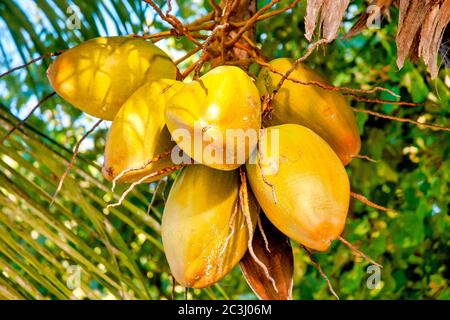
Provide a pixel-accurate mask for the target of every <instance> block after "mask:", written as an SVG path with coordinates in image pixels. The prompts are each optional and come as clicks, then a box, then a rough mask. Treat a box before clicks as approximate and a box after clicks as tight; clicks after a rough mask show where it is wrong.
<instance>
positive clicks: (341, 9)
mask: <svg viewBox="0 0 450 320" xmlns="http://www.w3.org/2000/svg"><path fill="white" fill-rule="evenodd" d="M349 3H350V0H308V4H307V7H306V16H305V30H306V32H305V37H306V39H308V40H309V41H311V38H312V35H313V33H314V30H315V29H316V26H317V21H318V17H319V15H320V21H319V29H320V30H321V34H322V37H321V38H324V39H326V40H329V41H331V40H333V39H335V38H336V37H337V34H338V30H339V26H340V25H341V22H342V19H343V18H344V14H345V11H346V9H347V7H348V5H349Z"/></svg>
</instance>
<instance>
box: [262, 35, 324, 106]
mask: <svg viewBox="0 0 450 320" xmlns="http://www.w3.org/2000/svg"><path fill="white" fill-rule="evenodd" d="M329 42H330V40H328V39H320V40H318V41H316V42H314V43H313V44H312V45H311V46H310V47H309V48H308V50H307V51H306V53H305V54H304V55H303V56H302V57H300V58H298V59H297V60H295V61H294V63H293V64H292V66H291V67H290V68H289V70H288V71H286V72H285V73H284V74H283V75H282V76H281V79H280V81H279V82H278V84H277V86H276V87H275V89H274V90H273V91H272V94H271V100H273V98H274V97H275V95H276V94H277V93H278V91H280V89H281V86H282V85H283V83H284V81H285V80H286V79H287V78H288V77H289V76H290V75H291V73H292V72H294V70H295V69H296V68H297V66H298V65H299V64H300V63H302V62H303V61H305V60H306V59H308V57H309V56H310V55H311V54H312V53H313V52H314V51H315V50H316V49H317V48H318V47H319V46H320V45H322V44H326V43H329Z"/></svg>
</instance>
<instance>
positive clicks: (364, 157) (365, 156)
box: [351, 154, 378, 163]
mask: <svg viewBox="0 0 450 320" xmlns="http://www.w3.org/2000/svg"><path fill="white" fill-rule="evenodd" d="M351 158H357V159H364V160H367V161H370V162H373V163H378V160H375V159H372V158H371V157H369V156H367V155H364V154H357V155H354V156H351Z"/></svg>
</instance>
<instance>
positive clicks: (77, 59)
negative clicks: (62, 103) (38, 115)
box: [47, 37, 178, 120]
mask: <svg viewBox="0 0 450 320" xmlns="http://www.w3.org/2000/svg"><path fill="white" fill-rule="evenodd" d="M177 74H178V70H177V67H176V66H175V64H174V63H173V62H172V61H171V60H170V58H169V57H168V56H167V55H166V54H165V53H164V52H163V51H162V50H161V49H159V48H158V47H157V46H155V45H154V44H152V43H151V42H148V41H145V40H142V39H138V38H132V37H100V38H95V39H90V40H88V41H86V42H83V43H81V44H80V45H78V46H76V47H74V48H71V49H69V50H67V51H65V52H64V53H63V54H61V55H60V56H58V57H57V58H56V60H55V61H54V62H53V63H52V64H51V65H50V67H49V68H48V70H47V77H48V79H49V81H50V84H51V86H52V87H53V89H54V90H55V91H56V93H58V94H59V95H60V96H61V97H62V98H64V99H65V100H66V101H68V102H70V103H71V104H72V105H74V106H75V107H76V108H78V109H80V110H81V111H84V112H86V113H88V114H90V115H92V116H94V117H97V118H101V119H104V120H113V119H114V116H115V115H116V113H117V111H118V110H119V108H120V107H121V106H122V104H123V103H124V102H125V100H126V99H127V98H128V97H129V96H130V95H131V94H132V93H133V92H134V91H135V90H136V89H137V88H139V87H140V86H142V85H143V84H145V83H146V82H148V81H150V80H157V79H162V78H167V79H175V78H176V77H177Z"/></svg>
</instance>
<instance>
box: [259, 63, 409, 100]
mask: <svg viewBox="0 0 450 320" xmlns="http://www.w3.org/2000/svg"><path fill="white" fill-rule="evenodd" d="M256 63H257V64H259V65H261V66H263V67H266V68H267V69H269V71H270V72H272V73H275V74H278V75H281V76H283V75H284V73H283V72H281V71H278V70H276V69H275V68H274V67H273V66H272V65H270V64H269V63H268V62H265V61H261V60H259V59H258V60H256ZM286 80H288V81H291V82H294V83H297V84H300V85H314V86H317V87H319V88H322V89H325V90H329V91H347V92H350V93H361V94H374V93H377V92H379V91H383V92H387V93H389V94H390V95H392V96H394V97H397V98H399V97H400V96H399V95H398V94H396V93H395V92H393V91H392V90H390V89H387V88H383V87H379V86H376V87H373V88H371V89H367V90H365V89H357V88H350V87H337V86H333V85H329V84H326V83H323V82H320V81H315V80H308V81H306V80H300V79H295V78H292V77H287V78H286ZM344 95H345V94H344ZM352 96H354V95H352ZM356 97H357V98H358V97H359V96H356ZM379 101H388V102H390V101H389V100H379ZM393 102H395V103H396V101H393ZM401 103H403V104H405V105H413V106H416V105H417V104H415V103H412V102H401Z"/></svg>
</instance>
